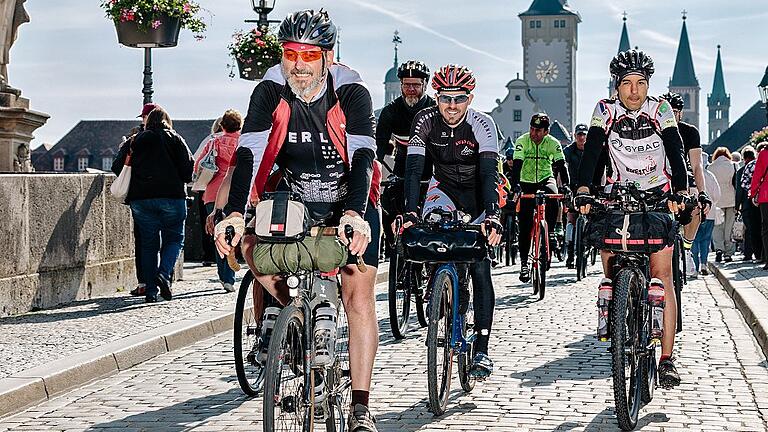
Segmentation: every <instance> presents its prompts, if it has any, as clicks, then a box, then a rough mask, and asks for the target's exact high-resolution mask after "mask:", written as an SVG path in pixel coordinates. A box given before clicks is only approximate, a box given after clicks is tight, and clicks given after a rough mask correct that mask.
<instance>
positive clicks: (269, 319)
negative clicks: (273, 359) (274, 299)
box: [256, 306, 280, 364]
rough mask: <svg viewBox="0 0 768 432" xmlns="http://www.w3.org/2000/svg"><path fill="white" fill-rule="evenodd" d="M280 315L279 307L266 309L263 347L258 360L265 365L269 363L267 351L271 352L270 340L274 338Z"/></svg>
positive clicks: (262, 332)
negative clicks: (273, 332) (273, 331)
mask: <svg viewBox="0 0 768 432" xmlns="http://www.w3.org/2000/svg"><path fill="white" fill-rule="evenodd" d="M279 314H280V308H279V307H274V306H272V307H268V308H266V309H264V318H263V319H262V320H261V347H260V349H259V354H258V355H257V356H256V360H257V361H258V362H259V363H261V364H265V363H266V362H267V351H269V338H270V337H271V336H272V329H274V328H275V321H277V316H278V315H279Z"/></svg>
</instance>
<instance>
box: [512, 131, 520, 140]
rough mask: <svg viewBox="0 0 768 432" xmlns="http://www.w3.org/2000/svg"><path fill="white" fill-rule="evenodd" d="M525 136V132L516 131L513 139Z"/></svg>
mask: <svg viewBox="0 0 768 432" xmlns="http://www.w3.org/2000/svg"><path fill="white" fill-rule="evenodd" d="M522 134H523V131H515V132H514V134H513V135H512V139H514V140H517V139H518V138H520V136H521V135H522Z"/></svg>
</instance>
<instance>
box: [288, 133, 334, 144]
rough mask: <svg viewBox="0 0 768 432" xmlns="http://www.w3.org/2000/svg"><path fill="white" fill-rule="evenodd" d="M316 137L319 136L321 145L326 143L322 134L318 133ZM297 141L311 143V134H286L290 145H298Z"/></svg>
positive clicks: (326, 140)
mask: <svg viewBox="0 0 768 432" xmlns="http://www.w3.org/2000/svg"><path fill="white" fill-rule="evenodd" d="M318 135H319V136H320V142H321V143H323V144H327V143H328V139H327V138H326V137H325V134H324V133H322V132H318ZM299 139H301V143H302V144H304V143H311V142H312V141H313V140H312V132H307V131H302V132H288V142H289V143H291V144H298V143H299Z"/></svg>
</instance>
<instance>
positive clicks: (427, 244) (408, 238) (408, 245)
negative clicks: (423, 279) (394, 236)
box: [400, 226, 488, 263]
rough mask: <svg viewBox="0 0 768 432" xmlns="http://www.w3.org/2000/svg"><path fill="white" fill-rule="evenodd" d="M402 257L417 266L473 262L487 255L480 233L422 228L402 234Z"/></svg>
mask: <svg viewBox="0 0 768 432" xmlns="http://www.w3.org/2000/svg"><path fill="white" fill-rule="evenodd" d="M400 245H401V246H402V249H403V250H402V252H403V256H404V257H405V259H406V260H407V261H412V262H417V263H473V262H478V261H482V260H483V259H485V257H486V256H488V249H487V247H486V241H485V237H484V236H483V235H482V234H481V233H479V232H477V231H437V230H433V229H430V228H424V227H419V226H414V227H410V228H408V229H406V230H404V231H403V234H402V236H401V237H400Z"/></svg>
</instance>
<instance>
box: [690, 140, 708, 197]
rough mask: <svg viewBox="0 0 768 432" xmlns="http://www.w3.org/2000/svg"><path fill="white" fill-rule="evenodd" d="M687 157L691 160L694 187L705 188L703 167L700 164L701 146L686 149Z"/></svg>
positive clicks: (700, 189)
mask: <svg viewBox="0 0 768 432" xmlns="http://www.w3.org/2000/svg"><path fill="white" fill-rule="evenodd" d="M688 159H689V160H690V161H691V168H692V169H693V178H694V179H695V180H696V189H698V190H699V191H703V190H706V189H705V182H704V169H703V168H702V166H701V148H693V149H690V150H689V151H688Z"/></svg>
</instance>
